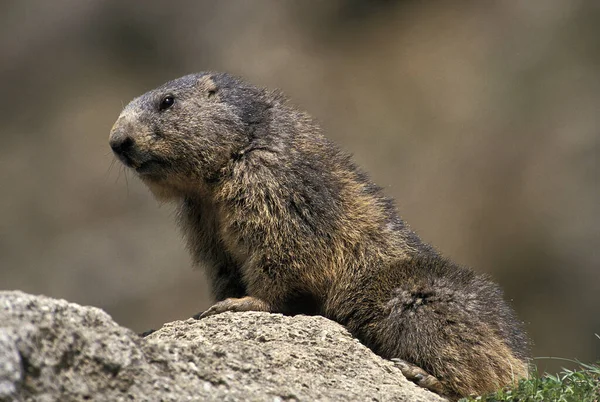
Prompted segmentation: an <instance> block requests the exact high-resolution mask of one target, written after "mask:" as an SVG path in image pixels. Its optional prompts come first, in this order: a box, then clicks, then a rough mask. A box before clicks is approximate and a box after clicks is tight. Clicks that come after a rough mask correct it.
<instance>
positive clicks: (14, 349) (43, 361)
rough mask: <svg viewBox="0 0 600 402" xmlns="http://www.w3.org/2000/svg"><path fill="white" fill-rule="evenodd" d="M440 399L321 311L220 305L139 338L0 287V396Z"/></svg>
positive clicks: (82, 311)
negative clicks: (224, 308)
mask: <svg viewBox="0 0 600 402" xmlns="http://www.w3.org/2000/svg"><path fill="white" fill-rule="evenodd" d="M13 400H16V401H20V400H24V401H27V400H35V401H57V400H60V401H73V400H75V401H80V400H94V401H126V400H127V401H131V400H134V401H146V400H151V401H159V400H161V401H211V400H214V401H217V400H218V401H237V400H252V401H273V402H275V401H284V400H285V401H293V400H299V401H313V400H321V401H327V400H336V401H340V400H361V401H366V400H371V401H443V399H442V398H440V397H438V396H437V395H435V394H432V393H430V392H428V391H425V390H423V389H421V388H419V387H417V386H415V385H414V384H412V383H411V382H409V381H407V380H406V379H405V378H404V377H403V376H402V374H401V373H400V371H399V370H398V369H397V368H396V367H394V365H393V363H391V362H389V361H386V360H384V359H382V358H380V357H379V356H377V355H375V354H373V353H372V352H371V351H370V350H369V349H367V348H366V347H364V346H363V345H361V344H360V343H359V342H358V341H357V340H355V339H354V338H352V337H351V336H350V334H349V333H348V332H347V331H346V330H345V329H344V328H343V327H342V326H340V325H338V324H337V323H335V322H332V321H329V320H327V319H325V318H323V317H318V316H317V317H308V316H295V317H288V316H283V315H280V314H267V313H255V312H248V313H224V314H220V315H216V316H212V317H208V318H206V319H204V320H201V321H196V320H193V319H189V320H186V321H175V322H172V323H168V324H165V325H164V326H163V327H162V328H161V329H160V330H158V331H156V332H154V333H153V334H151V335H150V336H148V337H146V338H141V337H139V336H138V335H137V334H135V333H134V332H133V331H131V330H129V329H126V328H123V327H121V326H119V325H117V324H116V323H115V322H114V321H112V319H111V318H110V316H108V314H106V313H105V312H103V311H102V310H100V309H98V308H94V307H82V306H79V305H77V304H73V303H68V302H67V301H64V300H56V299H51V298H48V297H44V296H32V295H28V294H25V293H22V292H18V291H14V292H0V401H13Z"/></svg>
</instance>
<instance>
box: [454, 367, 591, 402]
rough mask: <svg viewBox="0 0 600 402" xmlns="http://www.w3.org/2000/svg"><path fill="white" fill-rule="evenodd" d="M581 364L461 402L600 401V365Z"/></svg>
mask: <svg viewBox="0 0 600 402" xmlns="http://www.w3.org/2000/svg"><path fill="white" fill-rule="evenodd" d="M577 363H578V364H579V366H580V367H579V368H577V369H576V370H567V369H563V371H562V372H560V373H559V374H556V375H552V374H544V375H542V376H539V375H537V373H534V374H532V376H531V378H530V379H529V380H521V381H520V382H519V384H518V385H517V386H516V387H513V388H506V389H503V390H500V391H498V392H496V393H494V394H491V395H486V396H480V397H477V398H464V399H461V402H467V401H469V402H472V401H481V402H496V401H497V402H502V401H511V402H517V401H518V402H538V401H540V402H555V401H556V402H599V401H600V362H598V363H596V364H584V363H581V362H577Z"/></svg>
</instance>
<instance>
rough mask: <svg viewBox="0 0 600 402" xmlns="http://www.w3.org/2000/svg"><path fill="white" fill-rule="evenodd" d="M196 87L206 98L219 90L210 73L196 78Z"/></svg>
mask: <svg viewBox="0 0 600 402" xmlns="http://www.w3.org/2000/svg"><path fill="white" fill-rule="evenodd" d="M198 88H199V89H200V90H201V91H202V93H204V96H206V97H207V98H210V97H212V96H213V95H215V94H216V93H217V91H218V90H219V87H218V86H217V84H216V83H215V81H214V80H213V78H212V77H211V76H210V75H203V76H202V77H200V78H199V79H198Z"/></svg>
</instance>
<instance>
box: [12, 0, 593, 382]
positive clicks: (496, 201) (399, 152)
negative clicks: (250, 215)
mask: <svg viewBox="0 0 600 402" xmlns="http://www.w3.org/2000/svg"><path fill="white" fill-rule="evenodd" d="M0 11H1V12H0V90H1V93H2V96H0V133H1V140H2V141H1V146H0V172H2V173H1V174H0V194H1V195H0V288H2V289H21V290H23V291H26V292H31V293H36V294H39V293H41V294H45V295H48V296H53V297H59V298H65V299H68V300H70V301H73V302H77V303H81V304H88V305H95V306H98V307H101V308H103V309H105V310H107V311H108V312H109V313H110V314H111V315H112V316H113V318H115V320H116V321H118V322H119V323H120V324H122V325H125V326H129V327H131V328H133V329H134V330H136V331H141V330H145V329H148V328H156V327H159V326H160V325H161V324H162V323H163V322H166V321H171V320H174V319H180V318H186V317H189V316H191V315H192V314H194V313H196V312H198V311H200V310H202V309H204V308H206V307H208V305H209V303H210V300H209V298H208V291H207V287H206V285H205V283H204V279H203V275H202V272H201V270H192V269H191V268H190V260H189V257H188V255H187V253H186V251H185V249H184V247H183V242H182V241H181V239H180V236H179V233H178V231H177V229H176V227H175V225H174V223H173V220H172V219H171V218H172V217H171V214H172V208H171V207H170V206H168V205H163V206H159V205H158V204H157V203H156V202H155V201H154V200H153V199H152V197H151V195H150V193H149V192H148V191H147V190H146V189H145V188H144V187H143V185H142V184H141V183H140V182H139V181H138V180H136V179H135V177H133V175H132V174H131V173H128V172H125V171H124V170H123V169H122V168H121V166H120V165H119V164H118V163H115V164H114V165H113V166H112V168H110V166H111V164H112V163H113V160H114V158H113V157H112V155H111V153H110V149H109V147H108V144H107V137H108V132H109V130H110V128H111V126H112V124H113V122H114V121H115V120H116V118H117V116H118V114H119V112H120V110H121V108H122V106H123V105H124V104H126V103H127V102H128V101H129V100H131V99H132V98H133V97H135V96H137V95H139V94H141V93H143V92H145V91H147V90H149V89H151V88H153V87H155V86H157V85H159V84H162V83H163V82H165V81H167V80H169V79H172V78H175V77H178V76H180V75H184V74H187V73H190V72H196V71H201V70H207V69H210V70H225V71H229V72H232V73H235V74H238V75H241V76H244V77H245V78H247V79H248V80H250V81H252V82H254V83H256V84H260V85H264V86H269V87H278V88H281V89H282V90H283V91H284V92H286V93H287V95H289V96H290V97H291V98H292V100H293V102H294V103H295V104H297V105H298V106H300V107H301V108H303V109H305V110H308V111H309V112H310V113H311V114H312V115H314V116H315V117H316V118H317V119H318V120H319V121H320V122H321V123H322V125H323V126H324V128H325V130H326V132H327V133H328V136H329V137H330V138H332V139H333V140H335V141H336V142H338V143H340V144H341V145H342V146H343V147H344V148H345V149H346V150H348V151H350V152H352V153H353V154H354V155H355V158H356V160H357V161H358V163H359V164H360V165H362V166H363V167H364V168H365V169H366V170H367V171H368V172H370V174H371V176H372V178H373V179H374V180H375V181H376V182H377V183H378V184H380V185H381V186H383V187H384V188H385V190H386V192H387V194H388V195H389V196H391V197H393V198H395V199H396V201H397V204H398V206H399V208H400V211H401V213H402V216H403V217H404V218H405V219H406V220H407V221H408V222H409V223H410V224H411V226H412V227H413V228H415V229H416V231H417V232H418V233H419V234H420V235H421V237H422V238H423V239H424V240H426V241H428V242H430V243H433V244H434V245H435V246H436V247H437V248H438V249H439V250H441V251H442V252H443V253H444V254H445V255H447V256H449V257H451V258H453V259H454V260H456V261H457V262H460V263H462V264H465V265H469V266H472V267H474V268H475V269H476V270H478V271H481V272H487V273H489V274H490V275H492V276H493V277H494V278H495V279H496V280H497V281H498V282H499V283H500V284H501V285H502V286H503V288H504V289H505V291H506V295H507V298H509V299H512V300H513V305H514V306H515V308H516V309H517V311H518V313H519V315H520V317H521V318H522V319H523V320H524V321H526V323H527V328H528V331H529V333H530V335H531V337H532V338H533V340H534V342H535V346H534V349H533V352H534V355H535V356H560V357H566V358H578V359H581V360H583V361H592V360H598V359H599V358H600V340H598V339H597V338H596V337H595V336H594V333H600V273H599V271H598V270H599V268H600V254H599V252H598V250H599V248H600V229H599V228H600V186H599V173H600V171H599V165H598V157H599V156H600V135H599V134H600V3H598V2H596V1H594V0H589V1H580V0H510V1H509V0H505V1H496V2H477V1H454V2H435V3H434V2H419V1H383V0H378V1H373V0H371V1H359V0H328V1H320V2H319V1H313V0H307V1H296V2H292V1H277V0H273V1H268V0H253V1H242V0H239V1H234V0H228V1H216V0H214V1H170V2H164V1H144V2H122V1H118V0H114V1H113V0H110V1H109V0H97V1H80V0H54V1H51V2H49V1H44V0H28V1H18V0H14V1H3V2H2V3H1V5H0ZM538 365H539V366H540V369H541V370H542V371H543V370H549V371H553V370H556V369H558V368H559V367H560V366H568V363H566V362H562V361H556V360H545V359H544V360H539V361H538Z"/></svg>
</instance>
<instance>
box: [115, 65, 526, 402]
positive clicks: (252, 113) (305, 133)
mask: <svg viewBox="0 0 600 402" xmlns="http://www.w3.org/2000/svg"><path fill="white" fill-rule="evenodd" d="M110 144H111V147H112V148H113V150H114V152H115V154H116V155H117V156H118V157H119V159H121V161H122V162H123V163H124V164H126V165H127V166H129V167H131V168H132V169H134V170H135V172H136V173H137V174H138V176H139V177H140V178H141V179H142V180H143V181H144V182H145V183H146V184H147V185H148V187H149V188H150V190H151V191H152V192H153V193H154V194H155V195H156V196H157V198H159V199H163V200H169V201H173V202H175V203H177V205H178V207H179V213H178V220H179V223H180V225H181V227H182V229H183V231H184V234H185V237H186V239H187V243H188V247H189V249H190V251H191V253H192V255H193V257H194V261H195V262H196V263H201V264H203V265H204V266H205V267H206V270H207V275H208V278H209V280H210V282H211V285H212V289H213V293H214V296H215V299H216V300H217V303H216V304H215V305H214V306H213V307H211V308H210V309H209V310H208V311H206V312H205V313H204V314H203V315H202V316H206V315H211V314H217V313H220V312H222V311H227V310H233V311H245V310H259V311H271V312H282V313H288V314H290V313H307V314H315V313H316V314H323V315H325V316H327V317H329V318H331V319H334V320H336V321H338V322H340V323H342V324H344V325H345V326H347V327H348V328H349V330H350V331H352V333H354V334H355V335H356V336H357V337H358V338H359V339H361V341H362V342H364V343H365V344H367V345H368V346H369V347H371V348H372V349H373V350H374V351H375V352H377V353H379V354H381V355H382V356H384V357H387V358H399V359H402V360H403V361H405V362H399V366H400V367H401V368H402V369H403V372H404V373H405V374H406V375H407V376H409V377H410V378H412V379H413V380H415V381H416V382H418V383H420V384H421V385H424V386H427V387H429V388H430V389H435V390H437V391H439V392H442V393H445V394H446V395H449V396H452V397H456V396H462V395H468V394H472V393H482V392H487V391H493V390H495V389H498V388H500V387H502V386H504V385H507V384H510V383H512V382H513V381H514V380H516V379H518V378H519V377H523V376H526V375H527V362H526V349H527V342H526V338H525V336H524V334H523V331H522V329H521V324H520V323H519V322H518V321H517V320H516V319H515V317H514V315H513V313H512V310H511V309H510V307H509V306H508V305H507V304H506V303H505V302H504V301H503V299H502V294H501V292H500V290H499V289H498V287H497V286H496V285H494V284H493V283H491V282H490V281H489V280H487V279H486V278H484V277H482V276H480V275H476V274H475V273H473V272H472V271H470V270H467V269H464V268H461V267H459V266H457V265H456V264H454V263H452V262H450V261H448V260H446V259H444V258H442V257H441V256H440V255H439V254H438V253H437V252H436V251H435V250H434V249H433V248H431V247H430V246H428V245H426V244H424V243H423V242H421V240H420V239H419V238H418V236H417V235H416V234H414V233H413V232H412V231H410V229H409V228H408V227H407V226H406V225H405V224H404V222H403V221H402V220H401V219H400V218H399V217H398V215H397V213H396V211H395V208H394V206H393V204H392V202H390V201H389V200H388V199H386V198H385V197H384V196H383V195H382V192H381V190H380V189H379V188H378V187H377V186H375V185H374V184H372V183H371V182H370V180H369V179H368V178H367V176H366V175H365V174H364V173H362V172H361V171H360V170H359V169H358V168H357V167H356V166H355V165H354V163H353V162H352V161H351V159H350V158H349V156H348V155H346V154H345V153H343V152H341V151H340V150H339V149H338V148H337V147H336V146H335V145H333V144H332V143H330V142H329V141H328V140H326V139H325V138H324V137H323V136H322V135H321V134H320V130H319V128H318V126H317V125H316V124H315V123H314V122H313V121H312V120H311V118H310V117H309V116H308V115H306V114H305V113H302V112H300V111H298V110H296V109H295V108H293V107H292V106H290V105H288V104H287V102H286V101H285V99H284V98H283V97H282V96H281V95H280V94H277V93H273V92H269V91H266V90H263V89H260V88H256V87H254V86H252V85H249V84H247V83H245V82H243V81H242V80H239V79H237V78H234V77H231V76H229V75H227V74H223V73H214V74H213V73H201V74H194V75H190V76H186V77H183V78H180V79H177V80H174V81H171V82H169V83H167V84H165V85H163V86H161V87H159V88H157V89H155V90H153V91H150V92H148V93H147V94H144V95H142V96H141V97H139V98H137V99H135V100H133V101H132V102H131V103H130V104H129V105H127V107H126V108H125V109H124V110H123V112H122V114H121V116H120V117H119V119H118V120H117V122H116V123H115V126H114V127H113V130H112V132H111V137H110ZM413 365H416V366H419V367H420V368H422V369H424V370H425V371H426V372H422V371H419V370H418V369H417V368H416V367H414V366H413ZM427 373H429V374H431V375H433V376H435V377H436V378H437V380H436V378H433V377H431V376H429V375H428V374H427Z"/></svg>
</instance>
